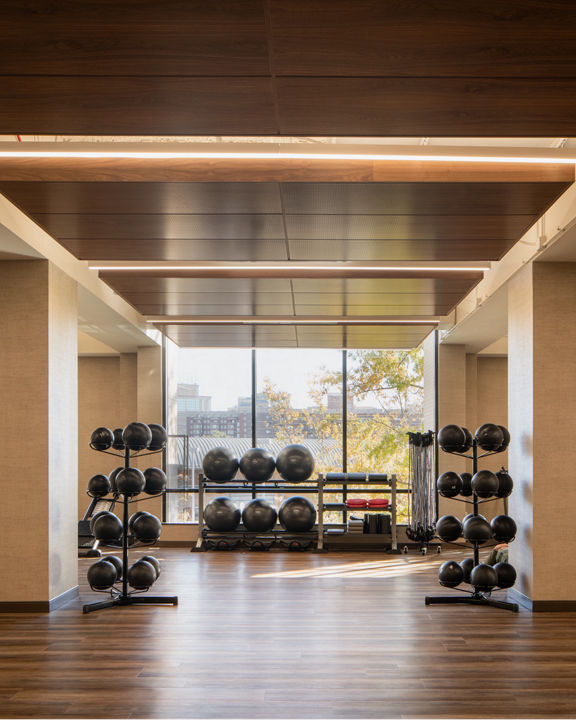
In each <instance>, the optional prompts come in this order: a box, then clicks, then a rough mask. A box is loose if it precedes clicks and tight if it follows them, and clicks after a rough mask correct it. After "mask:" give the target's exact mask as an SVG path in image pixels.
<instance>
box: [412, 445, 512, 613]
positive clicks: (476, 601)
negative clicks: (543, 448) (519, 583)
mask: <svg viewBox="0 0 576 720" xmlns="http://www.w3.org/2000/svg"><path fill="white" fill-rule="evenodd" d="M471 449H472V454H471V455H466V454H465V453H460V452H453V451H449V450H444V452H447V453H448V454H449V455H458V456H459V457H463V458H468V459H471V460H472V475H473V476H474V475H475V474H476V473H477V472H478V460H479V459H480V458H484V457H489V456H491V455H498V454H499V453H500V452H502V451H496V452H481V453H480V454H479V452H478V451H479V447H478V444H477V442H476V438H474V439H473V441H472V448H471ZM450 499H451V500H456V501H457V502H470V500H464V499H461V498H457V497H453V498H450ZM498 499H499V498H498V497H491V498H484V499H482V500H480V499H479V498H478V495H477V494H476V493H475V492H474V493H473V494H472V504H473V513H472V514H473V515H474V516H477V515H478V514H479V513H478V508H479V506H480V505H482V504H484V503H488V502H494V501H496V500H498ZM466 542H467V543H468V545H467V547H472V548H473V551H474V567H476V566H477V565H479V564H480V551H479V546H480V544H481V543H478V542H477V541H466ZM458 545H459V547H462V544H461V543H458ZM452 589H453V590H456V591H458V592H459V593H460V595H427V596H426V597H425V599H424V602H425V604H426V605H453V604H464V605H487V606H490V607H495V608H499V609H500V610H510V611H511V612H518V605H517V604H516V603H511V602H506V601H505V600H495V599H494V598H493V597H491V594H492V590H484V591H480V590H478V589H477V588H475V587H473V589H472V590H464V589H462V588H459V587H455V588H452Z"/></svg>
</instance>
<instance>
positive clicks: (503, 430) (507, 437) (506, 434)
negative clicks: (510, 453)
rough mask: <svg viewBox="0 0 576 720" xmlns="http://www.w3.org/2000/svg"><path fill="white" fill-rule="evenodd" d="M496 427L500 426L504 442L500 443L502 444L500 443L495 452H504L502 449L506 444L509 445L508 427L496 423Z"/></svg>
mask: <svg viewBox="0 0 576 720" xmlns="http://www.w3.org/2000/svg"><path fill="white" fill-rule="evenodd" d="M498 427H499V428H500V430H502V435H503V436H504V442H503V443H502V445H500V447H499V448H498V450H497V451H496V452H504V450H506V448H507V447H508V445H510V433H509V432H508V428H505V427H504V425H498Z"/></svg>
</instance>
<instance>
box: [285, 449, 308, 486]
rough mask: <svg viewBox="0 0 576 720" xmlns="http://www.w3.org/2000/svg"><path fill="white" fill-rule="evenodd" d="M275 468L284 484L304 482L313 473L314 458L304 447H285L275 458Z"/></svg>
mask: <svg viewBox="0 0 576 720" xmlns="http://www.w3.org/2000/svg"><path fill="white" fill-rule="evenodd" d="M276 468H277V470H278V472H279V473H280V475H281V476H282V478H283V479H284V480H286V482H294V483H298V482H305V481H306V480H308V478H309V477H310V476H311V475H312V473H313V472H314V458H313V456H312V453H311V452H310V450H308V448H307V447H304V445H287V446H286V447H285V448H283V449H282V450H281V451H280V453H279V454H278V457H277V458H276Z"/></svg>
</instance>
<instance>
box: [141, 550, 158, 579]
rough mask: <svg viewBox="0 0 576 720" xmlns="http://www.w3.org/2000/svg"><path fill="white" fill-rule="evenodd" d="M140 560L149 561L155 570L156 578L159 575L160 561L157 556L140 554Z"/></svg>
mask: <svg viewBox="0 0 576 720" xmlns="http://www.w3.org/2000/svg"><path fill="white" fill-rule="evenodd" d="M140 560H144V561H145V562H147V563H150V565H152V567H153V568H154V570H155V571H156V579H158V578H159V577H160V561H159V560H158V558H155V557H154V555H142V557H141V558H140Z"/></svg>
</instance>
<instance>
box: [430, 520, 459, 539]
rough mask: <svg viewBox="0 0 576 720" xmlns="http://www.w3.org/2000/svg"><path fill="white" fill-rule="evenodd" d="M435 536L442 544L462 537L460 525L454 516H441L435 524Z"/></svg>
mask: <svg viewBox="0 0 576 720" xmlns="http://www.w3.org/2000/svg"><path fill="white" fill-rule="evenodd" d="M436 535H438V537H439V538H440V540H443V541H444V542H454V541H455V540H458V538H459V537H460V535H462V524H461V522H460V520H458V518H457V517H454V515H443V516H442V517H441V518H440V519H439V520H438V522H437V523H436Z"/></svg>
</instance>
